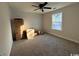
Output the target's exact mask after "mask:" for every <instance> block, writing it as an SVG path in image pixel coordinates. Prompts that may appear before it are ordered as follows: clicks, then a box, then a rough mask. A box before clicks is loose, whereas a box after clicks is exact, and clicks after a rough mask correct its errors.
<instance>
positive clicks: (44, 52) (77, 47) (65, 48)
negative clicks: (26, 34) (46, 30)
mask: <svg viewBox="0 0 79 59" xmlns="http://www.w3.org/2000/svg"><path fill="white" fill-rule="evenodd" d="M72 54H73V55H79V44H76V43H73V42H71V41H67V40H65V39H61V38H58V37H55V36H51V35H49V34H44V35H39V36H36V37H35V38H34V39H33V40H20V41H15V42H14V43H13V47H12V50H11V56H67V55H68V56H70V55H72Z"/></svg>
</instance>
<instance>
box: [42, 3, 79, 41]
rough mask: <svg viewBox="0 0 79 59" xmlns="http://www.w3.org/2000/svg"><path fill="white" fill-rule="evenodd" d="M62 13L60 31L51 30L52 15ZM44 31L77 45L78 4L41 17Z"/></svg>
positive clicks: (78, 28)
mask: <svg viewBox="0 0 79 59" xmlns="http://www.w3.org/2000/svg"><path fill="white" fill-rule="evenodd" d="M59 11H62V13H63V26H62V31H57V30H53V29H51V24H52V14H53V13H55V12H59ZM43 28H44V31H46V32H48V33H50V34H54V35H57V36H60V37H63V38H66V39H68V40H71V41H75V42H77V43H79V3H77V4H73V5H70V6H66V7H64V8H62V9H59V10H56V11H53V12H49V13H46V14H44V15H43Z"/></svg>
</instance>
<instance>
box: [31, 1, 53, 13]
mask: <svg viewBox="0 0 79 59" xmlns="http://www.w3.org/2000/svg"><path fill="white" fill-rule="evenodd" d="M47 4H48V3H47V2H44V3H43V4H39V5H38V6H36V5H32V6H33V7H36V8H37V9H35V10H34V11H36V10H39V9H40V10H41V11H42V12H44V9H52V8H51V7H45V6H46V5H47Z"/></svg>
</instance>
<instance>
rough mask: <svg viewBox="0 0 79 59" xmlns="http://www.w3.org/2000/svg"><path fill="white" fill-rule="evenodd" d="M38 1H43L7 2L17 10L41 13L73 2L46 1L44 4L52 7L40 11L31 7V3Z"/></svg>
mask: <svg viewBox="0 0 79 59" xmlns="http://www.w3.org/2000/svg"><path fill="white" fill-rule="evenodd" d="M39 3H43V2H9V6H10V7H11V8H12V9H15V10H18V11H23V12H30V13H39V14H42V13H46V12H50V11H53V10H54V9H53V8H56V9H59V8H62V7H65V6H68V5H70V4H73V3H72V2H48V4H47V5H46V6H49V7H52V9H51V10H49V9H44V12H42V11H41V10H37V11H34V9H36V7H33V6H32V5H38V4H39Z"/></svg>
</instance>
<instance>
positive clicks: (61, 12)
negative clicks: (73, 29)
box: [52, 12, 63, 31]
mask: <svg viewBox="0 0 79 59" xmlns="http://www.w3.org/2000/svg"><path fill="white" fill-rule="evenodd" d="M58 13H61V26H60V27H61V29H56V28H54V27H53V26H54V22H53V15H55V14H58ZM62 21H63V13H62V12H56V13H52V29H53V30H58V31H62Z"/></svg>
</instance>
